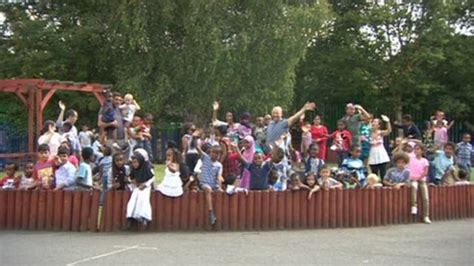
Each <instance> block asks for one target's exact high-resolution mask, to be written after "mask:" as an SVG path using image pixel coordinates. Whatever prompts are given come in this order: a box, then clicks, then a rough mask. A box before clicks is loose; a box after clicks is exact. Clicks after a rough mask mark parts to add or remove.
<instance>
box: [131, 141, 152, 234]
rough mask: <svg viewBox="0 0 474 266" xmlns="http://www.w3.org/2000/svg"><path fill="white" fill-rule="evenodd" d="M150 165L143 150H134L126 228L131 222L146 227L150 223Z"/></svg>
mask: <svg viewBox="0 0 474 266" xmlns="http://www.w3.org/2000/svg"><path fill="white" fill-rule="evenodd" d="M154 176H155V174H154V172H153V167H152V164H151V163H150V161H149V157H148V153H147V152H146V151H145V150H144V149H141V148H139V149H136V150H135V151H134V153H133V156H132V171H131V173H130V179H131V180H132V183H133V185H132V195H131V196H130V200H129V201H128V204H127V219H128V223H127V225H128V227H130V226H131V223H132V221H133V220H136V221H138V222H141V223H142V224H143V225H147V224H148V222H150V221H151V217H152V216H151V203H150V192H151V186H152V184H153V181H154Z"/></svg>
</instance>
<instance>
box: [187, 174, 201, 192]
mask: <svg viewBox="0 0 474 266" xmlns="http://www.w3.org/2000/svg"><path fill="white" fill-rule="evenodd" d="M183 189H184V191H189V192H198V191H199V182H198V179H197V178H195V177H194V176H190V177H189V179H188V182H186V184H185V185H184V187H183Z"/></svg>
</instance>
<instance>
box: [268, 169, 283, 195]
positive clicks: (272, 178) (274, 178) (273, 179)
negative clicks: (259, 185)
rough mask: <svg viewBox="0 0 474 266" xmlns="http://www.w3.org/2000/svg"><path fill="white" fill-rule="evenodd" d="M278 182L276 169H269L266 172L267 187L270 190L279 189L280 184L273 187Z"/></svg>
mask: <svg viewBox="0 0 474 266" xmlns="http://www.w3.org/2000/svg"><path fill="white" fill-rule="evenodd" d="M277 182H278V172H277V171H270V173H269V174H268V188H269V190H271V191H281V185H280V187H275V185H277Z"/></svg>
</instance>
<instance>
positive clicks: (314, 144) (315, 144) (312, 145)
mask: <svg viewBox="0 0 474 266" xmlns="http://www.w3.org/2000/svg"><path fill="white" fill-rule="evenodd" d="M314 147H316V148H318V149H319V144H318V143H311V144H309V148H308V150H311V149H313V148H314Z"/></svg>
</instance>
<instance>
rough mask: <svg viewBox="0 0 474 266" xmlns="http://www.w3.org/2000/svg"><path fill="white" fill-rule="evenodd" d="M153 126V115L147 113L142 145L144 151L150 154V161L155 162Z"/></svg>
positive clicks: (144, 117) (144, 119)
mask: <svg viewBox="0 0 474 266" xmlns="http://www.w3.org/2000/svg"><path fill="white" fill-rule="evenodd" d="M152 125H153V115H152V114H150V113H146V114H145V115H144V116H143V133H142V136H143V140H142V145H143V149H145V151H146V152H147V153H148V157H149V159H150V162H153V149H152V147H151V139H152V136H151V127H152Z"/></svg>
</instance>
